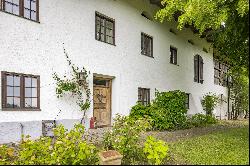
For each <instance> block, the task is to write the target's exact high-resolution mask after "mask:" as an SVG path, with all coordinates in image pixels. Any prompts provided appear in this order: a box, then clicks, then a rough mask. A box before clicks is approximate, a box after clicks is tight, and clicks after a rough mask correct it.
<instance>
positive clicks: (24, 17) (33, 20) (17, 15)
mask: <svg viewBox="0 0 250 166" xmlns="http://www.w3.org/2000/svg"><path fill="white" fill-rule="evenodd" d="M0 11H1V12H3V13H6V14H10V15H12V16H16V17H19V18H23V19H25V20H28V21H31V22H35V23H38V24H40V22H39V21H34V20H31V19H28V18H25V17H22V16H19V15H15V14H12V13H9V12H6V11H4V10H1V9H0Z"/></svg>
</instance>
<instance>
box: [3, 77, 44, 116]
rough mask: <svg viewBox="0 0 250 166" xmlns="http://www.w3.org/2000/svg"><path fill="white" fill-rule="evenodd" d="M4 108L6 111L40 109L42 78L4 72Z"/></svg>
mask: <svg viewBox="0 0 250 166" xmlns="http://www.w3.org/2000/svg"><path fill="white" fill-rule="evenodd" d="M2 108H3V110H6V111H13V110H15V111H22V110H24V111H25V110H39V109H40V77H39V76H34V75H27V74H19V73H11V72H2Z"/></svg>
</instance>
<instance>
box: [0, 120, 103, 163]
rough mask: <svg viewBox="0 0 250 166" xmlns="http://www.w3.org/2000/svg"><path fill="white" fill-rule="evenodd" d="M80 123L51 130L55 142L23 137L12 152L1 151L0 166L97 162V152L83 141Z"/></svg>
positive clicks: (49, 139) (7, 150) (9, 150)
mask: <svg viewBox="0 0 250 166" xmlns="http://www.w3.org/2000/svg"><path fill="white" fill-rule="evenodd" d="M83 134H84V128H83V126H82V125H81V124H77V125H75V126H74V128H73V129H72V130H70V131H69V132H67V130H66V129H65V128H64V127H63V126H62V125H60V126H58V127H57V128H55V129H54V135H55V139H54V140H53V139H52V138H50V137H41V138H39V139H38V140H35V141H34V140H30V139H28V137H27V138H25V139H24V140H23V141H22V142H21V143H20V145H19V146H18V149H17V150H16V151H15V153H14V149H13V148H7V147H6V146H2V147H1V148H0V156H1V157H0V164H5V165H6V164H14V165H93V164H97V163H98V161H99V160H98V156H97V149H96V147H95V146H94V145H92V144H88V143H87V142H86V141H85V140H84V139H83Z"/></svg>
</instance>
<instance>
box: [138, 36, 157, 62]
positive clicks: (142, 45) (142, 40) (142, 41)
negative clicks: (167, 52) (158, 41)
mask: <svg viewBox="0 0 250 166" xmlns="http://www.w3.org/2000/svg"><path fill="white" fill-rule="evenodd" d="M145 37H146V38H148V39H150V41H151V48H150V53H151V55H149V54H147V53H144V52H143V50H144V49H145V48H144V47H145V44H144V40H145ZM153 43H154V42H153V36H150V35H148V34H146V33H144V32H141V55H145V56H147V57H151V58H154V54H153Z"/></svg>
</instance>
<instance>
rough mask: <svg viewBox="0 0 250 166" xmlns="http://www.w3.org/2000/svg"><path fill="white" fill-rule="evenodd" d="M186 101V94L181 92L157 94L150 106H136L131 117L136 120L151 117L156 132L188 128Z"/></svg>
mask: <svg viewBox="0 0 250 166" xmlns="http://www.w3.org/2000/svg"><path fill="white" fill-rule="evenodd" d="M185 101H186V94H185V93H184V92H181V91H179V90H175V91H169V92H156V98H155V100H154V101H153V103H152V104H151V105H150V106H142V105H141V104H137V105H135V106H134V107H132V110H131V113H130V117H131V118H134V119H137V118H142V117H145V116H148V117H150V118H151V119H152V123H151V125H152V127H153V129H154V130H173V129H182V128H186V127H187V126H186V121H187V118H186V113H187V108H186V107H185Z"/></svg>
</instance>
